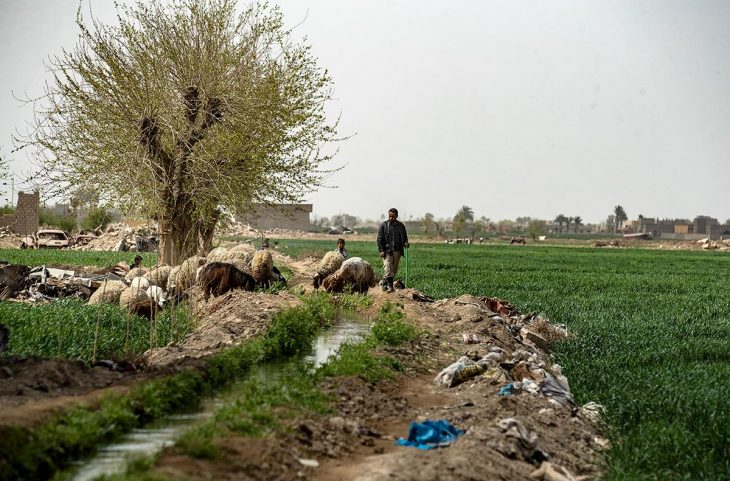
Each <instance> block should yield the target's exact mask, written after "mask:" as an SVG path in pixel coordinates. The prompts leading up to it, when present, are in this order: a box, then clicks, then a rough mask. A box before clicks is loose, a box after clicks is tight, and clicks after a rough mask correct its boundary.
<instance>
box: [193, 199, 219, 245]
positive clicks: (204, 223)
mask: <svg viewBox="0 0 730 481" xmlns="http://www.w3.org/2000/svg"><path fill="white" fill-rule="evenodd" d="M220 216H221V211H220V210H218V209H216V210H215V211H214V212H213V213H212V214H211V215H210V216H209V217H207V218H205V219H198V221H197V222H196V224H197V233H198V255H199V256H206V255H208V252H210V250H211V249H212V248H213V233H215V226H216V224H217V223H218V219H220Z"/></svg>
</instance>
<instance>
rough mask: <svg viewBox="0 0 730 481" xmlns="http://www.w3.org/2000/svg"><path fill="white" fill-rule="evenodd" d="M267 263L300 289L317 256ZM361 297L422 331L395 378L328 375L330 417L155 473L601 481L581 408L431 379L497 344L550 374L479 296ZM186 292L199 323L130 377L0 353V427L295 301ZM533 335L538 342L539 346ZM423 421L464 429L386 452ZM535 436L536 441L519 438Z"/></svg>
mask: <svg viewBox="0 0 730 481" xmlns="http://www.w3.org/2000/svg"><path fill="white" fill-rule="evenodd" d="M277 255H278V256H280V255H279V254H277ZM277 262H280V263H283V264H286V265H287V266H288V267H289V268H290V269H291V270H292V272H294V273H295V276H296V279H295V280H294V281H293V282H292V283H293V284H297V283H299V284H301V285H302V286H304V288H306V289H311V287H310V286H309V279H311V276H312V275H313V274H314V270H315V268H316V261H314V260H312V259H305V260H303V261H292V260H291V259H288V258H286V257H284V256H280V257H279V258H278V259H277ZM370 294H371V295H372V296H373V298H374V305H373V307H372V308H371V309H370V311H369V313H367V314H370V315H374V314H375V313H376V312H377V311H378V309H379V308H380V307H381V306H382V305H383V304H384V303H385V302H387V301H391V302H396V303H398V304H399V305H401V306H402V307H403V309H404V311H405V312H406V315H407V319H409V320H411V321H413V322H416V323H417V324H418V325H420V326H421V327H424V328H427V329H428V330H429V332H430V334H429V335H428V336H427V337H425V338H423V339H421V340H419V341H417V342H414V343H411V344H409V345H406V346H401V347H398V348H392V349H388V350H387V351H388V352H387V354H389V355H392V356H394V357H396V358H398V359H399V360H400V361H401V363H402V364H403V365H404V366H405V367H406V371H405V373H404V374H403V375H402V376H401V377H400V378H398V379H397V380H394V381H384V382H381V383H379V384H376V385H372V384H369V383H367V382H366V381H364V380H363V379H361V378H359V377H351V378H338V379H333V380H330V381H328V382H327V383H326V384H324V386H323V389H325V390H326V391H327V392H328V393H330V394H331V395H332V396H333V399H335V400H336V405H335V407H334V409H333V412H331V413H329V414H327V415H323V416H313V417H306V418H299V419H296V420H294V421H292V424H291V426H290V427H291V430H290V431H288V432H283V433H277V434H274V435H271V436H269V437H267V438H264V439H248V438H243V437H235V436H233V437H229V438H226V439H223V440H220V442H219V444H220V446H221V449H222V452H223V455H222V457H221V458H219V459H216V460H202V459H193V458H189V457H187V456H184V455H182V454H181V453H180V452H179V450H177V449H176V448H174V447H173V448H168V449H167V450H165V451H164V452H163V454H162V455H161V456H160V458H159V459H158V461H157V463H156V466H155V468H154V469H155V470H156V471H158V472H160V473H161V474H165V475H167V477H168V478H169V479H222V480H226V479H230V480H233V479H252V480H273V479H280V480H294V479H317V480H325V481H329V480H331V481H341V480H362V481H365V480H368V481H371V480H381V479H389V480H416V479H418V480H419V481H423V480H430V479H432V480H437V479H439V480H476V479H503V480H522V479H524V480H527V479H536V478H537V479H556V480H557V479H565V480H570V479H592V478H595V477H598V476H599V474H600V468H599V465H600V455H601V451H602V450H603V449H605V448H606V447H607V445H608V442H607V441H606V440H605V439H604V438H603V437H601V429H600V426H598V425H596V424H595V423H594V422H593V421H592V420H591V419H590V418H589V417H587V415H586V414H585V411H584V410H582V409H581V408H580V407H578V406H568V407H563V406H560V405H556V404H555V403H554V402H551V401H550V400H549V399H547V398H545V397H544V396H542V395H540V394H529V393H527V392H523V393H521V394H515V395H508V396H499V395H498V392H499V390H500V387H501V386H503V385H504V384H506V383H507V382H508V380H505V379H504V378H501V379H493V380H490V378H488V377H485V376H476V377H473V378H471V379H469V380H467V381H465V382H463V383H461V384H458V385H457V386H455V387H451V388H445V387H440V386H437V385H435V384H434V378H435V377H436V375H437V374H438V373H439V371H441V369H443V368H444V367H446V366H448V365H450V364H452V363H453V362H455V361H456V360H457V359H459V358H460V357H461V356H463V355H465V354H466V355H469V356H471V357H474V358H476V357H479V356H483V355H486V354H487V353H488V352H489V351H490V349H493V348H495V347H499V348H502V349H504V350H505V351H506V352H507V353H508V356H507V357H509V356H511V355H512V354H514V353H518V352H519V351H522V350H524V351H527V352H531V353H536V354H537V355H538V358H539V360H540V361H543V362H544V363H545V364H544V365H546V366H550V364H551V362H550V358H549V354H548V353H545V352H542V351H540V350H539V349H538V347H537V346H536V345H535V344H534V343H533V342H532V341H530V340H527V336H525V331H521V330H520V329H519V327H520V326H519V325H517V327H515V325H514V323H510V322H504V321H503V320H502V321H500V320H499V319H493V318H494V317H495V316H496V314H495V313H494V312H492V311H490V309H489V308H488V307H487V305H486V304H485V303H484V300H483V299H479V298H476V297H472V296H461V297H459V298H456V299H447V300H440V301H437V302H434V303H428V302H418V301H417V300H414V297H415V296H414V294H417V292H416V291H414V290H412V289H404V290H399V291H396V292H394V293H385V292H382V291H380V289H378V288H376V289H371V290H370ZM192 297H193V300H194V305H195V308H194V309H195V311H196V313H197V315H198V319H201V320H202V321H201V323H200V325H199V326H198V328H197V329H196V331H195V332H193V333H192V334H190V335H189V336H188V337H187V338H186V339H185V340H184V341H183V342H181V343H180V344H179V345H170V346H166V347H164V348H160V349H155V350H152V351H149V352H147V353H145V354H144V355H143V356H142V358H141V360H140V361H141V364H142V365H143V369H141V370H138V371H132V372H118V371H115V370H112V369H109V368H107V367H101V366H97V367H88V366H85V365H84V364H83V363H79V362H74V361H62V360H40V359H32V358H26V359H18V358H0V377H2V378H3V379H2V381H0V406H1V407H2V409H0V425H8V424H12V425H21V426H35V425H38V424H40V423H41V422H43V421H44V420H46V419H48V417H49V416H50V415H52V414H54V413H56V412H58V411H59V410H64V409H67V408H68V407H70V406H72V405H75V404H84V405H90V406H93V405H94V403H96V402H98V400H99V398H100V397H101V396H102V395H103V394H105V393H108V392H109V391H110V390H116V391H118V392H124V390H126V389H128V386H130V385H131V384H133V383H134V382H138V381H140V380H143V379H147V378H149V377H151V376H157V375H160V374H161V373H164V372H165V370H166V369H172V367H173V366H178V367H179V366H180V364H181V363H184V362H185V361H186V360H189V359H196V358H199V357H202V356H205V355H208V354H210V353H213V352H215V351H217V350H219V349H221V348H224V347H227V346H230V345H234V344H237V343H240V342H242V341H244V340H246V339H250V338H253V337H256V336H259V335H261V334H262V333H263V332H264V331H265V330H266V328H267V327H268V325H269V322H270V320H271V317H272V315H273V314H274V313H276V312H278V311H279V310H281V309H283V308H285V307H287V306H292V305H296V304H297V303H298V302H299V301H298V299H297V298H296V297H295V296H293V295H291V294H288V293H284V292H281V293H278V294H267V293H251V292H244V291H232V292H229V293H227V294H225V295H223V296H220V297H219V298H213V299H211V300H210V301H208V302H207V303H206V302H204V301H203V300H202V299H201V296H200V293H199V292H194V293H193V295H192ZM491 307H492V308H494V309H495V310H497V308H495V307H494V306H491ZM507 308H509V306H507ZM510 314H511V315H512V318H513V319H519V320H520V323H521V324H522V326H523V327H524V326H525V325H527V324H528V323H529V319H528V318H526V317H525V316H519V314H518V313H515V312H511V313H510ZM503 317H504V316H503ZM464 334H468V335H475V336H477V337H478V338H479V340H480V341H481V342H478V343H476V344H469V345H465V344H464V340H463V339H464V338H463V335H464ZM530 339H533V340H534V341H535V342H537V341H539V340H540V339H541V338H540V337H539V336H538V337H534V336H532V337H530ZM538 344H542V343H540V342H538ZM543 347H544V346H543ZM514 369H517V367H516V366H515V368H514ZM508 418H514V419H515V420H517V421H518V422H519V423H520V427H519V428H512V429H506V430H505V429H503V428H502V427H500V424H499V423H500V421H504V420H505V419H508ZM425 419H447V420H448V421H449V422H451V423H452V424H453V425H454V426H456V427H458V428H460V429H462V430H463V431H464V432H465V434H464V435H463V436H461V437H460V438H459V439H458V440H456V441H455V442H454V443H453V444H452V445H450V446H448V447H444V448H439V449H433V450H428V451H421V450H418V449H415V448H411V447H402V446H398V445H396V443H395V440H396V439H397V438H399V437H406V436H407V433H408V426H409V424H410V422H412V421H423V420H425ZM519 429H523V431H522V432H523V434H525V435H524V436H522V440H521V439H520V436H519V435H518V434H515V433H519V432H520V431H519ZM532 433H534V434H532ZM535 435H536V439H537V441H536V442H537V445H534V444H531V443H530V442H528V441H526V440H525V439H526V438H527V437H530V436H535ZM532 441H534V440H532ZM544 458H547V459H548V460H549V462H551V463H554V464H555V465H557V466H558V468H556V469H561V468H560V467H562V468H563V469H566V470H567V471H569V473H568V475H569V476H565V477H564V478H555V477H550V475H549V474H548V475H541V474H535V477H533V478H531V477H530V474H531V473H533V472H535V471H536V470H537V469H538V467H540V465H541V464H542V468H541V469H542V470H543V471H544V470H545V469H546V468H548V467H549V465H548V464H547V463H544V462H542V461H543V460H544ZM300 460H304V463H309V464H312V463H311V460H316V464H318V466H317V467H310V466H305V465H304V464H303V462H302V461H300ZM307 460H310V461H307ZM581 477H583V478H581Z"/></svg>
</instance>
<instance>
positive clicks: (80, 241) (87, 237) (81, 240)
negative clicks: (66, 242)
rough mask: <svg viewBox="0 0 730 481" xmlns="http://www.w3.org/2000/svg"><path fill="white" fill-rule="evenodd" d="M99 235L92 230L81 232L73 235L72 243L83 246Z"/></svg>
mask: <svg viewBox="0 0 730 481" xmlns="http://www.w3.org/2000/svg"><path fill="white" fill-rule="evenodd" d="M98 238H99V236H98V235H96V234H94V233H93V232H86V231H84V232H81V233H79V234H77V235H76V237H74V245H77V246H85V245H86V244H88V243H89V242H91V241H93V240H94V239H98Z"/></svg>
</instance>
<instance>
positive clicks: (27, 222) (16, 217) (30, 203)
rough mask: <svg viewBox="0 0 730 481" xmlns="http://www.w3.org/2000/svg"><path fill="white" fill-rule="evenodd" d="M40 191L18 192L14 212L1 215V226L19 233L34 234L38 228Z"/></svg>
mask: <svg viewBox="0 0 730 481" xmlns="http://www.w3.org/2000/svg"><path fill="white" fill-rule="evenodd" d="M39 199H40V194H39V193H38V191H35V192H32V193H29V194H26V193H25V192H18V204H17V205H16V207H15V213H14V214H7V215H2V216H0V227H8V228H10V230H11V232H13V233H15V234H19V235H29V234H34V233H35V232H36V231H37V230H38V201H39Z"/></svg>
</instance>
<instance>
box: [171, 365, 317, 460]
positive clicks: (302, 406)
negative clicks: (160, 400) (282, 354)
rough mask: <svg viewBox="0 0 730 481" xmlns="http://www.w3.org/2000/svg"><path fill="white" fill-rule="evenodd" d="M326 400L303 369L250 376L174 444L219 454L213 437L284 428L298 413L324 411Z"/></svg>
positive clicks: (199, 453)
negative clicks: (210, 415)
mask: <svg viewBox="0 0 730 481" xmlns="http://www.w3.org/2000/svg"><path fill="white" fill-rule="evenodd" d="M328 404H329V399H328V398H327V396H325V395H324V394H322V393H321V392H320V391H319V390H318V389H317V388H316V386H315V381H314V378H313V376H311V375H310V374H308V373H306V372H303V371H302V372H299V373H290V374H287V375H285V376H283V377H281V378H278V379H277V380H276V381H273V382H272V381H266V380H262V379H258V378H253V379H249V380H247V381H245V382H244V383H242V384H240V385H237V386H236V387H235V399H234V400H233V401H232V402H230V403H227V404H226V405H225V406H223V407H222V408H220V409H218V410H217V411H216V412H215V414H214V415H213V418H212V419H210V420H208V421H206V422H204V423H203V424H202V425H200V426H198V427H195V428H193V429H190V430H188V431H186V432H185V434H183V436H182V437H181V438H180V439H179V440H178V442H177V445H178V447H179V448H180V449H181V450H182V451H183V452H184V453H185V454H187V455H189V456H192V457H196V458H206V459H214V458H217V457H218V456H220V451H219V448H218V444H217V443H216V440H217V439H221V438H224V437H225V436H228V435H231V434H235V435H239V436H245V437H251V438H258V437H264V436H267V435H268V434H270V433H272V432H273V431H282V430H286V429H287V427H286V425H285V424H284V423H282V421H283V420H287V419H293V418H295V417H297V416H298V415H300V414H303V413H304V414H311V413H326V412H328V411H329V408H328Z"/></svg>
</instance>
